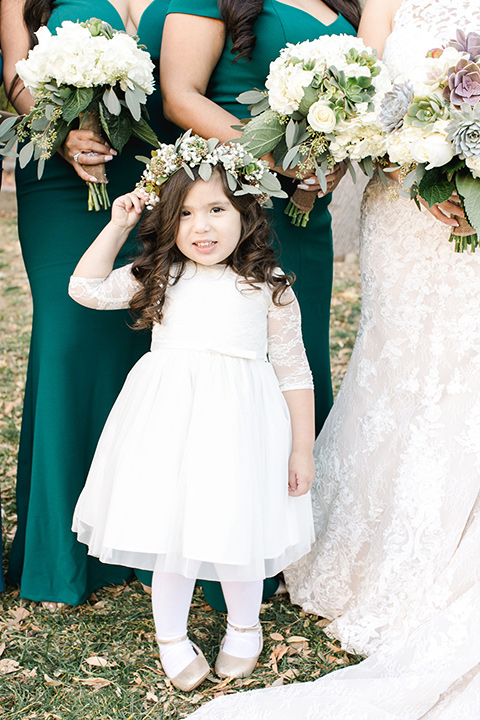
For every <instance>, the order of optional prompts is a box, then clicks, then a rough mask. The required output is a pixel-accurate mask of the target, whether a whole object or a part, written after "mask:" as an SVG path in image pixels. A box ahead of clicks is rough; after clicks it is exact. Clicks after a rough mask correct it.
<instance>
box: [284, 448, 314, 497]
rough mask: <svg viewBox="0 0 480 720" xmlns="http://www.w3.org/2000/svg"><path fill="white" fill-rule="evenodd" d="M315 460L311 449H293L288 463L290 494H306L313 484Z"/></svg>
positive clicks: (293, 495) (292, 495)
mask: <svg viewBox="0 0 480 720" xmlns="http://www.w3.org/2000/svg"><path fill="white" fill-rule="evenodd" d="M314 477H315V461H314V459H313V453H312V452H311V451H304V452H301V451H299V450H297V451H295V450H294V451H293V452H292V454H291V455H290V461H289V464H288V494H289V495H290V496H291V497H299V496H300V495H305V493H307V492H308V491H309V490H310V488H311V487H312V485H313V479H314Z"/></svg>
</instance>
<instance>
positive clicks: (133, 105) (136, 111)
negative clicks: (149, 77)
mask: <svg viewBox="0 0 480 720" xmlns="http://www.w3.org/2000/svg"><path fill="white" fill-rule="evenodd" d="M125 102H126V103H127V107H128V109H129V110H130V112H131V114H132V117H133V119H134V120H135V121H136V122H138V121H139V120H140V118H141V117H142V108H141V106H140V103H139V102H138V100H137V98H136V97H135V94H134V93H133V92H132V91H131V90H130V89H129V88H127V91H126V93H125Z"/></svg>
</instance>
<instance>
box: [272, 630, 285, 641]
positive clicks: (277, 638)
mask: <svg viewBox="0 0 480 720" xmlns="http://www.w3.org/2000/svg"><path fill="white" fill-rule="evenodd" d="M270 637H271V638H272V640H275V641H276V642H280V641H281V640H283V635H281V633H277V632H273V633H270Z"/></svg>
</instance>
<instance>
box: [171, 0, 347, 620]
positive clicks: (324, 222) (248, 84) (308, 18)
mask: <svg viewBox="0 0 480 720" xmlns="http://www.w3.org/2000/svg"><path fill="white" fill-rule="evenodd" d="M169 13H184V14H185V15H198V16H201V17H208V18H215V19H221V13H220V11H219V9H218V5H217V2H216V0H172V1H171V3H170V8H169ZM254 32H255V35H256V37H257V41H256V44H255V48H254V50H253V52H252V59H251V60H244V59H240V60H237V61H236V62H233V60H234V55H232V53H231V48H232V42H231V39H230V38H228V39H227V42H226V44H225V48H224V50H223V53H222V55H221V57H220V60H219V61H218V63H217V66H216V67H215V69H214V71H213V74H212V76H211V78H210V82H209V85H208V89H207V96H208V97H209V98H210V100H213V101H214V102H216V103H217V104H218V105H220V106H221V107H222V108H224V109H225V110H228V112H230V113H232V115H235V116H236V117H237V118H244V117H248V110H247V108H246V106H245V105H240V104H239V103H238V102H237V101H236V98H237V97H238V95H239V94H240V93H242V92H244V91H245V90H251V89H253V88H263V87H264V86H265V79H266V76H267V75H268V72H269V66H270V63H271V62H272V61H273V60H275V59H276V58H277V57H278V55H279V53H280V50H281V49H282V48H283V47H285V45H286V44H287V43H298V42H303V41H304V40H315V39H316V38H318V37H320V36H321V35H340V34H342V33H345V34H349V35H354V34H355V30H354V28H353V27H352V25H350V23H349V22H348V21H347V20H346V19H345V18H344V17H343V16H342V15H339V16H338V17H337V19H336V20H335V21H334V22H333V23H332V24H330V25H328V26H327V25H324V24H323V23H321V22H320V21H319V20H317V19H316V18H314V17H313V16H312V15H310V14H308V13H306V12H304V11H303V10H299V9H298V8H295V7H292V6H291V5H286V4H285V3H284V2H280V0H264V3H263V10H262V12H261V14H260V15H259V17H258V19H257V21H256V23H255V26H254ZM281 180H282V185H283V188H284V190H286V192H287V193H288V194H289V196H290V195H292V194H293V192H294V190H295V186H296V183H294V182H292V181H290V180H288V179H286V178H281ZM330 200H331V196H330V195H327V196H326V197H325V198H322V199H317V201H316V203H315V208H314V211H313V212H312V214H311V216H310V220H309V223H308V225H307V227H306V228H297V227H294V226H293V225H292V224H291V222H290V218H289V217H288V216H287V215H285V213H284V210H285V207H286V201H285V200H277V199H275V200H274V209H273V213H272V226H273V230H274V234H275V237H276V241H277V244H278V253H279V260H280V265H281V267H282V269H283V270H284V271H285V272H293V273H294V274H295V276H296V281H295V285H294V290H295V294H296V296H297V298H298V300H299V303H300V308H301V311H302V329H303V338H304V342H305V347H306V350H307V355H308V359H309V362H310V367H311V369H312V373H313V381H314V385H315V421H316V422H315V424H316V430H317V433H318V432H319V431H320V429H321V427H322V425H323V423H324V421H325V419H326V417H327V415H328V413H329V412H330V408H331V406H332V403H333V395H332V384H331V375H330V355H329V324H330V298H331V293H332V276H333V247H332V231H331V217H330V213H329V211H328V204H329V202H330ZM202 584H203V585H204V590H205V591H206V592H205V594H206V596H207V599H208V602H209V603H210V604H211V605H212V606H215V607H216V608H219V609H220V608H221V609H224V603H223V598H221V591H220V589H219V587H215V584H211V585H210V584H207V583H202ZM276 586H277V581H276V580H275V581H273V580H268V581H266V584H265V592H264V596H268V595H269V594H271V593H272V590H273V591H274V590H275V588H276Z"/></svg>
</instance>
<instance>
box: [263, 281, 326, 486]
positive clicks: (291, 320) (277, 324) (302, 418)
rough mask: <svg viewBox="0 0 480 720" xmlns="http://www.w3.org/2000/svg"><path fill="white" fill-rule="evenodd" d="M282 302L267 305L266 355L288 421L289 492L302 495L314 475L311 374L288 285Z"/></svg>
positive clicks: (295, 305)
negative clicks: (289, 428)
mask: <svg viewBox="0 0 480 720" xmlns="http://www.w3.org/2000/svg"><path fill="white" fill-rule="evenodd" d="M281 302H282V305H280V306H278V305H274V304H273V303H272V304H271V305H270V309H269V313H268V355H269V359H270V362H271V363H272V365H273V369H274V370H275V374H276V375H277V378H278V382H279V385H280V389H281V390H282V392H283V394H284V397H285V400H286V403H287V406H288V410H289V412H290V419H291V423H292V452H291V455H290V461H289V480H288V492H289V495H292V496H298V495H304V494H305V493H306V492H308V491H309V490H310V488H311V486H312V483H313V478H314V475H315V466H314V461H313V444H314V442H315V419H314V414H315V413H314V397H313V381H312V373H311V371H310V367H309V364H308V360H307V356H306V353H305V347H304V345H303V340H302V330H301V317H300V307H299V305H298V302H297V299H296V297H295V295H294V294H293V291H292V290H291V289H290V288H289V289H288V290H287V291H286V292H285V293H284V294H283V296H282V299H281Z"/></svg>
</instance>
